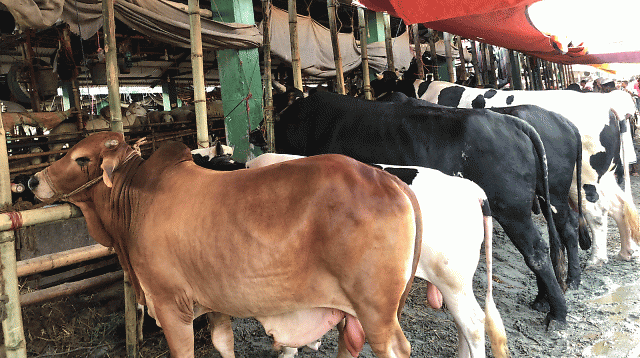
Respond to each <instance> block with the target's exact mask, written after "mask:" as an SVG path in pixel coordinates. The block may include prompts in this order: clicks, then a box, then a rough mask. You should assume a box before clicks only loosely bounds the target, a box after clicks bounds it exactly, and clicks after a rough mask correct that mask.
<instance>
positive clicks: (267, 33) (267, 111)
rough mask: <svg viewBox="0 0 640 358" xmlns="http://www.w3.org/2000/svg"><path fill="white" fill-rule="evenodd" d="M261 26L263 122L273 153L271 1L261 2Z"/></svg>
mask: <svg viewBox="0 0 640 358" xmlns="http://www.w3.org/2000/svg"><path fill="white" fill-rule="evenodd" d="M262 26H263V28H262V33H263V35H264V37H263V40H262V51H263V56H262V57H263V58H264V78H265V79H264V82H265V84H264V89H265V92H264V101H265V104H266V106H265V108H264V122H265V123H266V129H267V151H268V152H269V153H275V151H276V145H275V130H274V122H273V75H272V73H271V0H262ZM296 31H297V30H296ZM296 38H297V37H296ZM294 73H295V69H294ZM294 78H295V76H294Z"/></svg>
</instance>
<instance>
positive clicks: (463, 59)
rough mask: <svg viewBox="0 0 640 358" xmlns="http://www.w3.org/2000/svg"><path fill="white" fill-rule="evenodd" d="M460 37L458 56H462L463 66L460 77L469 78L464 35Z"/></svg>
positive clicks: (462, 78) (464, 79)
mask: <svg viewBox="0 0 640 358" xmlns="http://www.w3.org/2000/svg"><path fill="white" fill-rule="evenodd" d="M457 38H458V56H459V57H460V65H461V66H462V72H461V73H460V79H461V80H463V81H466V80H467V61H466V60H465V58H464V46H463V45H462V36H457Z"/></svg>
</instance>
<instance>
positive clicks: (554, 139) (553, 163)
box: [385, 93, 615, 289]
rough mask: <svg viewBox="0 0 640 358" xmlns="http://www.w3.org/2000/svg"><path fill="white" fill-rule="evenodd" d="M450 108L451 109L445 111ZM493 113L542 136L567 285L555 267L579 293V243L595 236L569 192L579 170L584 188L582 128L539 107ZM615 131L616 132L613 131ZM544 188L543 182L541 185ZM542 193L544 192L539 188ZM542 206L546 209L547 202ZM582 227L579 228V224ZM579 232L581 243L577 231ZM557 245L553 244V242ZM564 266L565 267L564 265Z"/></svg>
mask: <svg viewBox="0 0 640 358" xmlns="http://www.w3.org/2000/svg"><path fill="white" fill-rule="evenodd" d="M385 100H387V101H394V102H407V103H411V105H412V106H418V107H421V106H426V107H432V108H443V107H444V106H440V105H438V104H434V103H431V102H427V101H424V100H421V99H415V98H407V97H406V96H404V95H403V94H400V93H395V94H392V95H390V96H387V97H386V98H385ZM444 108H447V107H444ZM491 110H492V111H494V112H497V113H501V114H508V115H512V116H514V117H518V118H520V119H522V120H524V121H526V122H527V123H529V124H530V125H531V126H532V127H533V128H534V129H535V130H536V131H537V132H538V134H539V135H540V138H541V139H542V142H543V144H544V148H545V152H546V154H547V166H548V170H549V194H550V200H551V205H552V206H553V208H554V210H553V218H554V222H555V224H556V227H557V228H560V230H558V233H559V235H560V239H561V242H562V245H563V247H564V248H565V249H566V251H567V257H568V272H567V278H566V281H562V280H561V279H560V276H561V275H562V274H563V273H564V272H559V270H560V271H562V270H561V267H558V266H555V268H556V275H557V277H558V282H560V284H561V285H563V286H564V285H565V284H566V286H568V287H570V288H572V289H577V288H578V287H579V286H580V275H581V270H580V261H579V259H580V257H579V254H578V242H580V247H581V248H582V249H583V250H587V249H588V248H589V247H590V246H591V236H590V233H589V229H588V227H587V223H586V221H585V219H584V216H583V214H582V205H578V204H577V203H574V206H576V207H577V209H578V212H579V214H578V216H577V217H576V216H575V215H574V214H573V211H572V210H571V208H570V205H569V201H570V197H569V191H570V189H571V184H572V182H573V172H574V168H576V182H577V185H578V187H581V186H582V166H581V165H578V166H576V163H582V139H581V137H580V132H579V131H578V128H576V126H575V125H574V124H573V123H571V122H570V121H569V120H568V119H566V118H565V117H563V116H561V115H559V114H557V113H555V112H551V111H548V110H546V109H544V108H541V107H538V106H535V105H520V106H513V107H502V108H498V107H496V108H491ZM611 129H612V130H615V128H611ZM538 184H539V185H540V182H539V183H538ZM538 191H539V192H542V188H538ZM577 197H578V198H577V202H578V203H582V194H581V192H578V193H577ZM542 205H546V203H545V202H544V201H543V202H542ZM578 223H579V224H578ZM578 228H579V240H578V235H577V229H578ZM551 244H552V245H553V241H552V242H551ZM559 253H560V249H557V248H554V247H552V248H551V254H552V255H556V254H559ZM552 262H553V263H557V264H560V263H564V261H563V260H562V259H561V258H559V257H558V258H555V257H552ZM561 266H563V265H561Z"/></svg>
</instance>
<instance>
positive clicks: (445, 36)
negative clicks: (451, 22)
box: [442, 32, 456, 83]
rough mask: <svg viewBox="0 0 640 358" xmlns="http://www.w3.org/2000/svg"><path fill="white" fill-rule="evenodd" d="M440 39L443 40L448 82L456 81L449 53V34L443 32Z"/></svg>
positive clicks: (450, 52)
mask: <svg viewBox="0 0 640 358" xmlns="http://www.w3.org/2000/svg"><path fill="white" fill-rule="evenodd" d="M442 35H443V36H442V37H443V40H444V55H445V57H446V60H447V72H449V82H452V83H453V82H455V81H456V71H455V68H454V66H453V53H452V51H451V34H450V33H448V32H443V33H442Z"/></svg>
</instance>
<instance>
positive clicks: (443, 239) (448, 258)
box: [247, 153, 508, 357]
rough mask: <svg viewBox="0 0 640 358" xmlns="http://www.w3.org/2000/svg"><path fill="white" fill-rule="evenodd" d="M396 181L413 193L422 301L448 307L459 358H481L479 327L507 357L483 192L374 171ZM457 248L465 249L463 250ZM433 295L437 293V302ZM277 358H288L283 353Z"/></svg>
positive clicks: (414, 170)
mask: <svg viewBox="0 0 640 358" xmlns="http://www.w3.org/2000/svg"><path fill="white" fill-rule="evenodd" d="M298 158H302V157H301V156H296V155H288V154H273V153H268V154H263V155H261V156H259V157H257V158H255V159H253V160H251V161H249V162H248V163H247V168H258V167H263V166H267V165H278V164H277V163H280V162H283V161H288V160H294V159H298ZM379 166H380V167H382V168H383V169H384V170H385V171H388V172H390V173H391V174H394V175H397V176H398V177H400V179H402V180H403V181H404V182H406V183H408V184H409V186H410V187H411V189H412V190H413V191H414V192H415V194H416V196H417V198H418V202H419V204H420V209H421V210H422V220H423V224H424V234H423V238H422V251H421V254H420V261H419V263H418V268H417V270H416V277H420V278H422V279H425V280H427V281H428V282H429V283H430V284H433V285H435V287H437V289H435V288H434V287H433V286H432V285H430V284H428V289H427V291H428V292H427V296H428V297H427V298H428V302H429V304H430V305H431V306H432V307H439V306H440V305H441V304H442V299H443V298H444V302H445V303H446V304H447V307H448V308H449V310H450V312H451V314H452V315H453V318H454V320H455V323H456V326H457V328H458V337H459V338H458V357H481V356H484V355H485V353H484V329H483V323H484V327H485V328H486V331H487V334H488V335H489V339H490V341H491V345H492V350H493V354H494V355H495V356H496V357H505V356H507V355H508V352H507V345H506V332H505V330H504V326H503V324H502V319H501V318H500V314H499V312H498V310H497V309H496V306H495V303H494V301H493V296H492V284H491V282H492V276H491V271H492V264H491V261H492V260H491V249H492V247H491V245H492V244H491V234H492V229H493V224H492V219H491V216H490V213H489V211H490V210H489V203H488V201H487V197H486V195H485V193H484V191H483V190H482V189H481V188H480V187H479V186H478V185H477V184H475V183H473V182H472V181H470V180H467V179H463V178H459V177H452V176H448V175H445V174H443V173H441V172H439V171H437V170H434V169H427V168H422V167H411V166H395V165H379ZM483 242H484V244H485V253H486V260H487V295H486V298H485V313H483V312H482V309H481V308H480V306H479V305H478V302H477V301H476V299H475V296H474V294H473V286H472V285H473V282H472V281H473V275H474V272H475V270H476V267H477V265H478V260H479V259H480V248H479V247H478V246H480V245H482V243H483ZM461 248H468V249H466V250H465V249H462V250H461ZM438 290H439V291H440V292H441V293H442V296H439V292H438ZM285 352H286V354H283V355H281V356H280V357H293V355H294V354H295V352H296V351H295V350H294V349H285Z"/></svg>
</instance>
